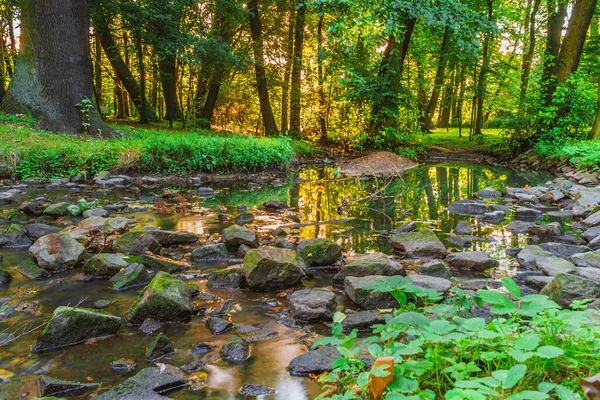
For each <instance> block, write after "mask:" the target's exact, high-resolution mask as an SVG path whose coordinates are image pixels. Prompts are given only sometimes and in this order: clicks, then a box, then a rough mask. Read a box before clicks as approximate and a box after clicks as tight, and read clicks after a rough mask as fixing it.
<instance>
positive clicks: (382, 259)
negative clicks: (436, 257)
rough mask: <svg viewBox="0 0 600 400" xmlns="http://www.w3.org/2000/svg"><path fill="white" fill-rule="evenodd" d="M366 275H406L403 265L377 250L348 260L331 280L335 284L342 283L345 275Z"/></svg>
mask: <svg viewBox="0 0 600 400" xmlns="http://www.w3.org/2000/svg"><path fill="white" fill-rule="evenodd" d="M368 275H385V276H391V275H402V276H406V271H405V270H404V267H402V266H401V265H400V264H398V263H397V262H395V261H393V260H391V259H390V258H389V257H388V256H387V255H385V254H383V253H380V252H377V253H371V254H367V255H364V256H361V257H358V258H356V259H354V260H352V261H350V262H349V263H348V264H346V265H345V266H344V267H343V268H342V269H341V270H340V272H338V273H337V274H336V275H335V276H334V277H333V281H334V282H335V283H336V284H343V283H344V279H346V277H347V276H368Z"/></svg>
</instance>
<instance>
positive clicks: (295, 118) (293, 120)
mask: <svg viewBox="0 0 600 400" xmlns="http://www.w3.org/2000/svg"><path fill="white" fill-rule="evenodd" d="M305 21H306V4H304V0H299V2H298V7H297V8H296V22H295V26H296V28H295V31H294V57H293V62H292V87H291V90H290V134H291V135H292V137H296V138H298V137H300V134H301V132H302V126H301V123H300V114H301V105H300V100H301V97H302V52H303V49H304V24H305Z"/></svg>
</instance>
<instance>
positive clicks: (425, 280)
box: [408, 275, 452, 293]
mask: <svg viewBox="0 0 600 400" xmlns="http://www.w3.org/2000/svg"><path fill="white" fill-rule="evenodd" d="M408 277H409V278H410V280H411V281H412V284H413V285H415V286H418V287H420V288H423V289H433V290H435V291H436V292H439V293H446V292H447V291H448V290H450V288H451V287H452V282H450V281H449V280H448V279H444V278H438V277H435V276H428V275H409V276H408Z"/></svg>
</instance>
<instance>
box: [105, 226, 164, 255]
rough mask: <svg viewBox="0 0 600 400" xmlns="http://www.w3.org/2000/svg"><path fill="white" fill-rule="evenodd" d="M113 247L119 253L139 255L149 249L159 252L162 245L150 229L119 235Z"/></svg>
mask: <svg viewBox="0 0 600 400" xmlns="http://www.w3.org/2000/svg"><path fill="white" fill-rule="evenodd" d="M112 247H113V250H114V251H116V252H117V253H124V254H129V255H135V256H139V255H141V254H144V253H145V252H147V251H151V252H157V251H158V250H160V247H161V246H160V243H158V241H157V240H156V239H155V238H154V236H152V234H151V233H150V232H149V231H136V232H128V233H126V234H124V235H122V236H119V238H117V239H116V240H115V241H114V242H113V244H112Z"/></svg>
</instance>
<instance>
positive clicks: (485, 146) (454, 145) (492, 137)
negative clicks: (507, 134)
mask: <svg viewBox="0 0 600 400" xmlns="http://www.w3.org/2000/svg"><path fill="white" fill-rule="evenodd" d="M500 132H501V129H484V130H483V140H481V139H479V140H469V128H463V130H462V137H458V128H449V129H448V131H446V129H435V130H433V131H432V132H431V133H430V134H423V135H419V137H418V139H417V140H418V142H419V143H421V144H422V145H424V146H425V147H427V148H428V149H430V150H435V148H436V147H437V148H440V147H441V148H444V149H447V150H450V151H454V152H469V153H488V152H493V150H494V148H495V146H496V145H498V144H500V143H502V142H503V140H504V139H503V137H502V136H501V135H500Z"/></svg>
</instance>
